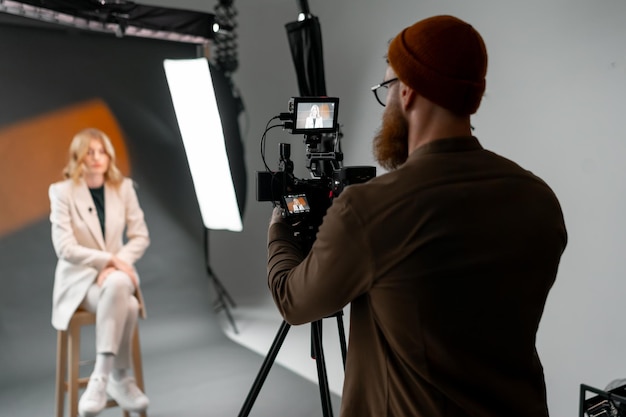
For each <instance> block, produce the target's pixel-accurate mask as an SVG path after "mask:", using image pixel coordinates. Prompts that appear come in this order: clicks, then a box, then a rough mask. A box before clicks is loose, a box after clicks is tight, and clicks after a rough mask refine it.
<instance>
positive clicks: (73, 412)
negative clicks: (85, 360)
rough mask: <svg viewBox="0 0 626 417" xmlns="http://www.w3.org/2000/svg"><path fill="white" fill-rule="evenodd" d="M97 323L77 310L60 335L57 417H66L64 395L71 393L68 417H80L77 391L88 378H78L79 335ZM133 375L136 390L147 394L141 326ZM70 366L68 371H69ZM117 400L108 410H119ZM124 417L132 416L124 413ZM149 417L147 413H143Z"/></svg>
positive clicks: (136, 333)
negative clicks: (112, 408) (114, 408)
mask: <svg viewBox="0 0 626 417" xmlns="http://www.w3.org/2000/svg"><path fill="white" fill-rule="evenodd" d="M95 323H96V315H95V314H93V313H90V312H88V311H85V310H78V311H76V312H75V313H74V316H72V319H71V320H70V324H69V326H68V328H67V330H58V331H57V372H56V417H63V408H64V403H65V393H66V392H67V393H68V406H69V409H70V414H69V417H77V416H78V390H79V389H80V388H84V387H86V386H87V383H88V382H89V377H84V378H80V377H79V367H80V331H81V327H82V326H89V325H93V324H95ZM132 361H133V373H134V376H135V380H136V381H137V386H138V387H139V389H141V390H142V391H144V392H145V390H144V384H143V367H142V364H141V348H140V344H139V326H136V327H135V334H134V336H133V346H132ZM68 364H69V367H68ZM117 405H118V404H117V402H116V401H115V400H112V399H109V401H108V402H107V405H106V408H109V407H117ZM123 413H124V417H130V413H129V412H128V411H126V410H123ZM140 415H141V417H147V413H146V412H143V413H140Z"/></svg>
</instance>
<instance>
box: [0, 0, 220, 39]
mask: <svg viewBox="0 0 626 417" xmlns="http://www.w3.org/2000/svg"><path fill="white" fill-rule="evenodd" d="M0 12H2V13H6V14H11V15H15V16H21V17H25V18H29V19H35V20H38V21H43V22H47V23H53V24H60V25H64V26H68V27H74V28H78V29H81V30H88V31H96V32H105V33H111V34H114V35H116V36H118V37H123V36H134V37H142V38H154V39H162V40H168V41H175V42H184V43H192V44H206V43H208V42H209V41H211V40H213V39H214V37H215V34H216V32H215V31H214V29H213V25H214V24H215V23H217V22H216V20H215V15H213V14H211V13H203V12H195V11H188V10H181V9H173V8H164V7H154V6H148V5H140V4H136V3H134V2H130V1H119V0H118V1H106V0H87V1H86V0H46V1H43V0H26V1H13V0H0ZM226 30H227V27H225V26H222V25H220V27H219V31H221V32H225V31H226Z"/></svg>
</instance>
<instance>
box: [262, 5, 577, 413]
mask: <svg viewBox="0 0 626 417" xmlns="http://www.w3.org/2000/svg"><path fill="white" fill-rule="evenodd" d="M388 62H389V66H388V68H387V71H386V74H385V81H384V82H383V83H382V84H380V85H378V86H376V87H374V92H375V93H376V98H377V99H378V101H379V102H380V103H381V104H382V105H383V106H386V108H385V113H384V115H383V122H382V127H381V129H380V131H379V132H378V134H377V135H376V137H375V139H374V152H375V155H376V158H377V159H378V161H379V163H380V164H381V165H382V166H383V167H385V168H388V169H389V170H390V171H389V172H388V173H386V174H384V175H381V176H378V177H377V178H374V179H372V180H370V181H369V182H367V183H365V184H355V185H351V186H349V187H347V188H346V189H345V190H344V191H343V192H342V194H341V195H340V196H339V197H338V198H336V199H335V200H334V201H333V203H332V205H331V207H330V208H329V209H328V211H327V213H326V216H325V217H324V219H323V222H322V224H321V226H320V227H319V231H318V233H317V235H316V240H315V242H314V244H313V246H312V248H311V249H310V251H309V252H308V253H302V252H301V251H300V249H299V245H298V242H297V240H296V239H295V238H294V233H293V229H292V227H291V225H289V224H288V223H287V222H286V221H285V220H284V219H283V218H282V217H281V213H280V210H279V209H275V210H274V213H273V215H272V220H271V222H270V227H269V230H268V280H269V287H270V291H271V292H272V295H273V297H274V300H275V303H276V305H277V307H278V309H279V310H280V312H281V314H282V315H283V317H284V318H285V320H286V321H287V322H289V323H291V324H300V323H306V322H310V321H315V320H319V319H322V318H324V317H327V316H329V315H331V314H333V313H334V312H336V311H340V310H341V309H342V308H344V307H345V306H346V305H347V304H349V303H350V304H351V315H350V341H349V347H348V359H347V364H346V372H345V382H344V390H343V397H342V403H341V415H342V416H343V417H348V416H350V417H352V416H354V417H357V416H358V417H368V416H371V417H374V416H375V417H385V416H389V417H390V416H394V417H408V416H412V417H414V416H424V417H469V416H481V417H483V416H490V417H496V416H498V417H502V416H507V417H508V416H533V417H546V416H547V415H548V407H547V401H546V390H545V382H544V376H543V369H542V366H541V362H540V360H539V357H538V356H537V352H536V349H535V337H536V332H537V328H538V325H539V321H540V319H541V316H542V312H543V309H544V305H545V302H546V298H547V295H548V292H549V290H550V288H551V287H552V284H553V283H554V280H555V278H556V275H557V269H558V265H559V262H560V258H561V255H562V253H563V251H564V250H565V246H566V243H567V232H566V228H565V224H564V221H563V214H562V211H561V207H560V205H559V202H558V200H557V198H556V196H555V195H554V193H553V191H552V190H551V189H550V187H549V186H548V185H547V184H546V183H545V182H544V181H542V180H541V179H540V178H539V177H537V176H535V175H534V174H532V173H531V172H529V171H527V170H524V169H523V168H521V167H520V166H519V165H517V164H515V163H514V162H512V161H510V160H508V159H505V158H503V157H501V156H499V155H496V154H494V153H492V152H489V151H487V150H485V149H484V148H483V147H482V146H481V145H480V143H479V141H478V139H477V138H476V137H474V136H472V133H471V125H470V115H472V114H473V113H475V112H476V111H477V109H478V107H479V105H480V102H481V98H482V95H483V93H484V91H485V76H486V73H487V52H486V48H485V44H484V42H483V39H482V37H481V36H480V34H479V33H478V32H477V31H476V30H475V29H474V28H473V27H472V26H471V25H469V24H468V23H466V22H464V21H462V20H460V19H457V18H455V17H452V16H435V17H431V18H428V19H425V20H422V21H419V22H417V23H415V24H414V25H412V26H410V27H408V28H406V29H404V30H403V31H402V32H400V34H398V35H397V36H396V37H395V38H394V39H393V41H392V42H391V43H390V45H389V51H388ZM382 93H384V94H382Z"/></svg>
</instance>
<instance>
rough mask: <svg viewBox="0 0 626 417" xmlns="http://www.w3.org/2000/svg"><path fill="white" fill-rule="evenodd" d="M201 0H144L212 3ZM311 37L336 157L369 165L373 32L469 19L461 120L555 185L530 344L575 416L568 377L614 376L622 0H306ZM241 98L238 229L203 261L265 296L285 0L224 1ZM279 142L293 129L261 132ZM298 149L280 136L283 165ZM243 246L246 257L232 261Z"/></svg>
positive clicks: (561, 408) (625, 52)
mask: <svg viewBox="0 0 626 417" xmlns="http://www.w3.org/2000/svg"><path fill="white" fill-rule="evenodd" d="M206 3H207V2H206V1H205V0H177V1H176V2H175V4H174V0H167V1H165V0H163V1H157V0H153V1H151V2H150V4H154V5H167V4H170V5H171V6H175V7H179V8H189V9H195V10H204V11H213V6H214V4H213V3H211V4H210V5H207V4H206ZM309 5H310V8H311V12H312V13H313V14H315V15H316V16H318V17H319V19H320V21H321V25H322V35H323V41H324V57H325V65H326V83H327V91H328V94H329V95H331V96H338V97H340V108H339V118H340V122H341V123H342V124H343V125H344V129H343V131H344V134H345V138H344V142H343V150H344V153H345V156H346V164H347V165H365V164H373V161H372V157H371V138H372V134H373V132H374V131H375V129H376V128H377V127H378V125H379V120H380V115H381V113H382V108H381V107H380V106H379V105H378V104H377V103H376V101H375V100H374V97H373V96H372V94H371V92H370V91H369V87H370V86H371V85H374V84H376V83H378V82H380V81H381V80H382V77H383V74H384V70H385V61H384V55H385V53H386V46H387V42H388V41H389V40H390V39H391V38H392V37H393V36H394V35H395V34H396V33H397V32H398V31H400V30H401V29H402V28H404V27H405V26H408V25H410V24H411V23H413V22H414V21H416V20H419V19H422V18H425V17H428V16H431V15H434V14H453V15H455V16H457V17H460V18H462V19H465V20H467V21H468V22H470V23H471V24H473V25H474V26H475V27H476V28H477V29H478V30H479V31H480V32H481V33H482V35H483V37H484V38H485V41H486V44H487V49H488V52H489V70H488V75H487V91H486V97H485V99H484V100H483V104H482V107H481V109H480V110H479V112H478V114H477V115H476V116H475V117H474V119H473V125H474V126H475V127H476V131H475V134H476V135H477V136H478V138H479V139H480V141H481V142H482V144H483V145H484V146H485V147H487V148H489V149H491V150H493V151H495V152H497V153H500V154H502V155H504V156H506V157H509V158H511V159H513V160H515V161H517V162H518V163H520V164H521V165H523V166H525V167H526V168H527V169H530V170H531V171H533V172H534V173H535V174H537V175H539V176H540V177H542V178H544V179H545V180H546V181H547V182H548V183H549V184H550V185H551V186H552V187H553V189H554V190H555V192H556V194H557V195H558V197H559V198H560V201H561V203H562V206H563V210H564V213H565V220H566V223H567V226H568V230H569V245H568V247H567V249H566V252H565V254H564V257H563V260H562V263H561V268H560V271H559V276H558V278H557V281H556V284H555V286H554V288H553V290H552V292H551V294H550V296H549V299H548V303H547V305H546V310H545V315H544V318H543V320H542V323H541V327H540V331H539V335H538V340H537V346H538V350H539V353H540V356H541V357H542V359H543V363H544V367H545V374H546V380H547V386H548V398H549V405H550V410H551V414H552V415H553V416H557V417H561V416H562V417H565V416H572V415H576V413H577V410H578V394H579V384H580V383H587V384H590V385H594V386H597V387H600V388H602V387H604V386H605V385H606V384H607V383H608V382H609V381H611V380H612V379H614V378H618V377H625V376H626V358H625V357H624V355H623V352H624V351H625V350H626V336H624V334H623V332H622V330H621V326H622V324H623V322H624V317H625V316H626V307H624V306H623V304H622V296H623V294H626V280H625V279H624V277H625V276H626V257H625V256H623V255H622V251H623V250H624V249H625V248H626V241H625V240H626V238H625V237H624V236H625V232H626V230H625V229H626V227H625V224H624V223H625V221H624V216H623V214H624V213H626V193H625V191H626V187H625V185H624V179H625V178H626V167H625V166H626V165H625V164H624V163H623V162H622V159H623V158H624V155H626V138H625V136H626V135H625V134H624V132H623V130H622V129H623V126H624V125H625V124H626V123H625V122H624V120H623V119H624V117H625V116H626V25H624V23H623V21H624V17H626V2H624V1H622V0H602V1H598V0H569V1H568V0H550V1H545V0H531V1H526V2H516V3H511V2H498V1H495V0H491V1H490V0H475V1H472V2H463V1H453V0H443V1H442V0H438V1H437V0H428V1H408V0H390V1H385V2H373V1H371V2H367V3H366V2H356V1H354V0H351V1H347V0H319V1H315V0H311V1H310V2H309ZM235 6H236V8H237V10H238V12H239V16H238V24H239V28H238V36H239V38H238V42H239V50H238V51H239V62H240V66H239V69H238V70H237V72H236V73H235V77H234V78H235V82H236V84H237V86H238V87H239V88H240V90H241V93H242V96H243V98H244V101H245V104H246V108H247V116H246V118H244V119H242V121H243V126H244V129H243V130H244V133H246V132H247V136H246V137H245V141H246V149H247V155H246V160H247V163H248V173H249V196H248V207H247V212H246V216H245V218H244V232H243V233H241V234H232V233H226V232H224V233H222V232H216V233H213V234H212V236H211V244H212V248H211V256H212V259H213V266H214V268H216V269H217V270H219V271H221V273H222V275H223V276H224V277H228V278H227V279H228V281H227V282H226V285H227V286H228V287H230V288H233V289H234V290H233V292H234V293H235V298H238V297H239V298H245V297H250V298H254V297H258V298H264V297H267V286H266V282H265V232H266V226H267V221H268V218H269V214H270V207H269V205H268V203H257V202H256V201H255V183H254V178H255V177H254V172H255V171H256V170H261V169H262V164H261V160H260V156H259V152H258V149H259V146H258V143H259V140H260V137H261V134H262V130H263V128H264V126H265V123H266V122H267V120H269V118H270V117H272V116H274V115H277V114H278V113H280V112H284V111H286V106H287V100H288V98H289V97H292V96H297V95H298V91H297V83H296V78H295V71H294V69H293V65H292V62H291V56H290V53H289V48H288V44H287V37H286V33H285V30H284V25H285V24H286V23H288V22H291V21H294V20H295V19H296V15H297V12H298V3H297V1H295V0H293V1H285V0H280V1H279V0H263V1H257V0H242V1H235ZM279 141H290V142H291V143H292V144H295V145H297V144H299V143H301V138H298V137H292V136H290V135H286V134H282V133H278V132H274V133H273V134H271V135H270V138H269V139H268V150H267V153H268V155H269V156H270V160H269V165H270V166H275V165H276V159H275V158H274V159H271V158H272V156H277V154H278V145H277V143H278V142H279ZM300 155H302V156H303V155H304V153H303V151H300V150H299V148H298V146H292V159H293V160H294V162H295V164H296V173H297V174H298V175H300V176H303V175H305V174H306V173H305V171H304V170H302V168H303V165H304V158H301V159H298V158H299V156H300ZM242 253H243V254H245V257H246V259H247V262H239V261H237V260H238V259H239V258H240V257H241V254H242Z"/></svg>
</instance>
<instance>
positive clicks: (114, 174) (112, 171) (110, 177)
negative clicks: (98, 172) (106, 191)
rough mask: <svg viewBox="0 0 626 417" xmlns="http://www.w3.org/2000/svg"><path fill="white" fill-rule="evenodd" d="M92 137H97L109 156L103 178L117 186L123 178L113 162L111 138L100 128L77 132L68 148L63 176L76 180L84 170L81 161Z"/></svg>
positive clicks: (113, 153) (113, 150) (113, 152)
mask: <svg viewBox="0 0 626 417" xmlns="http://www.w3.org/2000/svg"><path fill="white" fill-rule="evenodd" d="M92 139H97V140H99V141H100V142H101V143H102V146H103V147H104V151H105V152H106V154H107V155H108V156H109V167H108V168H107V171H106V172H105V173H104V180H105V181H106V182H107V183H109V184H111V185H114V186H119V185H120V184H121V183H122V180H123V179H124V176H123V175H122V173H121V171H120V170H119V168H118V167H117V165H116V164H115V149H113V145H112V144H111V139H109V137H108V136H107V135H106V134H105V133H104V132H102V131H101V130H98V129H94V128H87V129H83V130H81V131H80V132H78V133H77V134H76V135H75V136H74V139H72V143H71V144H70V149H69V162H68V163H67V165H66V166H65V168H64V169H63V176H64V177H65V178H68V179H70V178H71V179H72V180H74V182H78V180H79V179H80V178H81V177H82V175H83V171H84V170H85V168H84V165H83V161H84V159H85V156H86V155H87V151H88V150H89V144H90V142H91V140H92Z"/></svg>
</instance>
